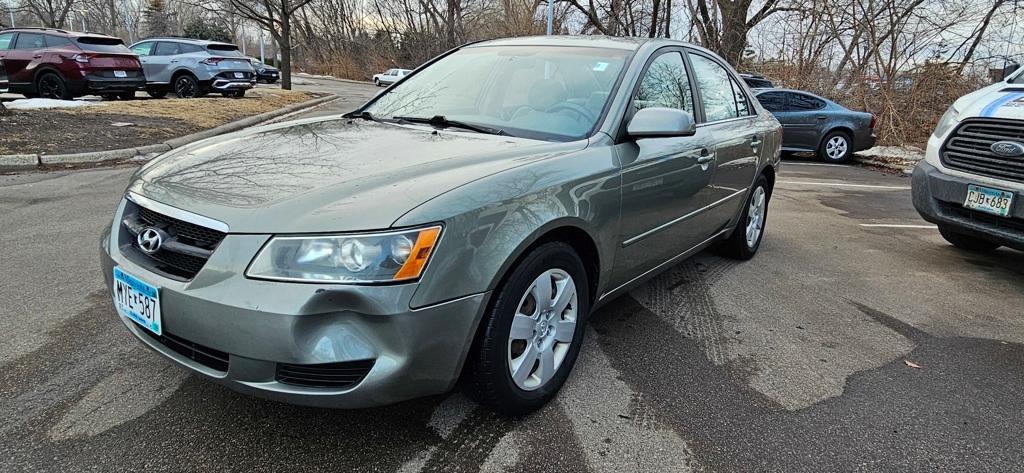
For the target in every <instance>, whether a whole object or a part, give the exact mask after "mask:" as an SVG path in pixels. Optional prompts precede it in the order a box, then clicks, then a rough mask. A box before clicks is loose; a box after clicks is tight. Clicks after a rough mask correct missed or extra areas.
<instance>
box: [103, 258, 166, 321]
mask: <svg viewBox="0 0 1024 473" xmlns="http://www.w3.org/2000/svg"><path fill="white" fill-rule="evenodd" d="M114 308H115V309H117V312H118V313H119V314H121V315H122V316H124V317H128V318H129V319H132V320H133V321H134V322H135V323H137V324H139V325H141V326H143V327H145V328H146V330H149V331H150V332H153V333H155V334H157V335H162V334H163V326H162V325H161V323H160V289H158V288H157V287H156V286H151V285H149V284H146V283H144V282H142V281H141V280H139V278H136V277H135V276H132V275H131V274H128V273H126V272H124V271H121V268H114Z"/></svg>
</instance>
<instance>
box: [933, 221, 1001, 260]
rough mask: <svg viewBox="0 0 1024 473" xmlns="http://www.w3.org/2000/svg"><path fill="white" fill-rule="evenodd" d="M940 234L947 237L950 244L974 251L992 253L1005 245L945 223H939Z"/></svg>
mask: <svg viewBox="0 0 1024 473" xmlns="http://www.w3.org/2000/svg"><path fill="white" fill-rule="evenodd" d="M939 234H940V235H942V238H945V239H946V241H948V242H949V244H951V245H953V246H955V247H957V248H960V249H962V250H967V251H973V252H976V253H991V252H993V251H995V250H996V249H997V248H999V247H1000V246H1003V245H1000V244H999V243H996V242H993V241H988V240H984V239H981V238H978V237H973V236H970V235H966V234H963V233H960V232H958V231H956V229H954V228H953V227H948V226H945V225H939Z"/></svg>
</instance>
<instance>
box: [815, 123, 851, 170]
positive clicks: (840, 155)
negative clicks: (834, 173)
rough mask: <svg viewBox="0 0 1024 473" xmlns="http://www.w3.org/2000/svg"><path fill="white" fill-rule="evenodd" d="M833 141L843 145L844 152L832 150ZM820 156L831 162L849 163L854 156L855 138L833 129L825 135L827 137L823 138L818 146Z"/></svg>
mask: <svg viewBox="0 0 1024 473" xmlns="http://www.w3.org/2000/svg"><path fill="white" fill-rule="evenodd" d="M833 142H836V144H838V145H839V146H842V148H841V149H842V152H838V151H837V152H833V151H832V148H831V144H833ZM818 157H820V158H821V159H823V160H825V161H826V162H829V163H835V164H843V163H847V162H849V161H850V158H852V157H853V140H852V139H851V138H850V135H848V134H846V133H844V132H842V131H833V132H831V133H829V134H827V135H825V139H823V140H821V145H820V146H818Z"/></svg>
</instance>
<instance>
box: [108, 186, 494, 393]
mask: <svg viewBox="0 0 1024 473" xmlns="http://www.w3.org/2000/svg"><path fill="white" fill-rule="evenodd" d="M123 209H124V204H123V203H122V205H121V207H120V208H119V209H118V212H117V215H118V218H115V219H114V222H115V223H112V224H111V227H110V228H109V229H108V230H107V232H106V234H105V235H104V237H103V239H102V241H101V263H102V264H101V266H102V268H103V274H104V278H105V280H106V284H107V288H108V290H111V288H112V283H113V281H112V279H113V275H112V272H113V268H114V267H115V266H119V267H120V268H121V269H122V270H123V271H126V272H128V273H130V274H132V275H134V276H136V277H138V278H140V279H142V280H143V281H146V282H147V283H149V284H152V285H155V286H158V287H159V288H160V301H161V319H162V322H163V323H162V325H163V329H164V332H165V335H167V334H171V335H173V336H174V337H176V338H178V339H181V340H184V342H182V343H191V344H193V345H194V347H199V348H197V349H198V350H206V351H210V349H212V350H215V351H216V352H221V353H223V354H224V356H225V358H226V359H227V364H226V369H216V366H213V365H211V364H210V363H203V362H202V359H201V358H197V357H189V356H185V355H183V354H182V353H181V352H180V351H175V350H174V349H172V347H171V346H170V345H168V344H167V343H162V342H161V341H159V340H157V339H155V338H154V337H152V336H150V335H148V334H147V333H146V332H144V331H145V330H146V329H144V328H142V327H141V326H139V325H137V324H136V323H135V322H133V321H131V320H129V319H125V318H123V317H122V322H124V324H125V326H126V327H127V328H128V330H129V331H130V332H131V333H132V334H133V335H135V336H136V337H137V338H138V339H139V340H140V341H141V342H142V343H143V344H145V345H146V346H148V347H149V348H151V349H153V350H154V351H156V352H157V353H160V354H162V355H164V356H165V357H167V358H169V359H170V360H172V361H174V362H176V363H178V364H180V365H182V366H185V367H187V368H189V369H191V370H193V371H195V372H197V373H199V374H201V375H203V376H204V377H206V378H208V379H210V380H213V381H215V382H217V383H220V384H223V385H226V386H228V387H230V388H232V389H234V390H236V391H240V392H243V393H247V394H252V395H256V396H259V397H263V398H268V399H274V400H279V401H284V402H288V403H294V404H302V405H310V406H320V407H343V408H361V407H370V406H377V405H383V404H390V403H395V402H399V401H403V400H406V399H411V398H415V397H420V396H425V395H430V394H437V393H442V392H445V391H448V390H450V389H451V388H452V387H453V386H454V385H455V382H456V381H457V379H458V377H459V374H460V372H461V369H462V365H463V362H464V360H465V357H466V354H467V353H468V351H469V348H470V344H471V343H472V340H473V335H474V334H475V333H476V327H477V324H478V322H479V320H480V318H481V316H482V313H483V310H484V307H485V306H486V303H487V298H488V296H489V294H488V293H482V294H474V295H470V296H466V297H461V298H457V299H454V300H452V301H449V302H444V303H440V304H437V305H432V306H428V307H422V308H418V309H411V308H410V301H411V300H412V296H413V294H414V292H415V291H416V288H417V285H416V284H401V285H392V286H351V285H348V286H346V285H323V284H302V283H282V282H271V281H260V280H252V279H247V278H246V277H245V276H244V275H243V274H241V273H240V269H241V268H245V267H246V266H247V265H248V262H249V259H250V258H251V257H252V256H253V255H255V254H256V252H257V251H258V250H259V249H260V248H261V247H262V245H263V244H264V243H265V242H266V241H267V239H268V238H269V235H234V234H229V235H228V236H227V237H226V238H225V239H224V240H223V241H222V242H221V243H220V246H219V247H218V248H217V250H216V251H215V252H214V253H213V256H211V258H210V259H209V260H208V261H207V263H206V265H205V266H204V267H203V269H202V270H200V271H199V273H198V274H197V275H196V277H195V278H193V279H192V280H191V281H187V282H183V281H177V280H173V279H169V278H166V277H163V276H160V275H158V274H156V273H154V272H151V271H149V270H147V269H146V268H144V267H142V266H140V265H138V264H135V263H134V262H133V261H131V260H129V259H127V258H125V257H124V256H123V255H121V250H120V249H119V248H118V239H119V233H120V232H121V231H122V230H121V228H120V225H118V222H119V221H120V215H121V213H122V211H123ZM365 360H373V364H372V368H370V369H369V371H368V372H367V373H366V374H365V377H363V378H362V380H361V381H360V382H358V384H356V385H354V386H351V387H345V388H325V387H309V386H299V385H294V384H289V383H287V382H281V381H279V380H280V379H281V378H280V376H279V369H280V368H281V366H282V365H286V364H290V365H320V364H325V363H332V364H336V363H345V362H357V361H365Z"/></svg>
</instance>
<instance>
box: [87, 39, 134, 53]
mask: <svg viewBox="0 0 1024 473" xmlns="http://www.w3.org/2000/svg"><path fill="white" fill-rule="evenodd" d="M75 43H77V44H78V47H79V48H81V49H82V50H83V51H89V52H92V53H117V54H131V52H132V51H131V50H130V49H128V46H125V45H124V42H123V41H121V40H120V39H117V38H103V37H99V36H82V37H79V38H77V39H75Z"/></svg>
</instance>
